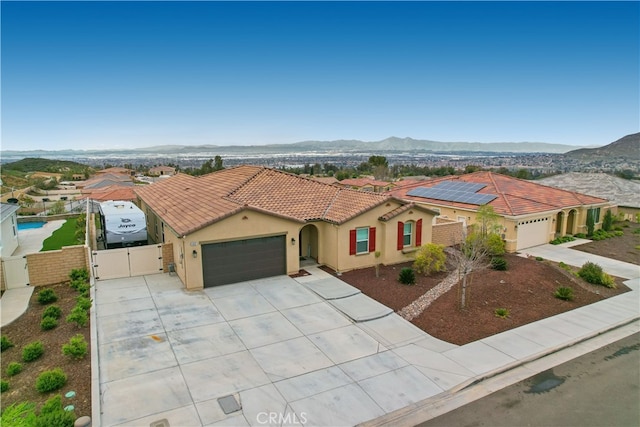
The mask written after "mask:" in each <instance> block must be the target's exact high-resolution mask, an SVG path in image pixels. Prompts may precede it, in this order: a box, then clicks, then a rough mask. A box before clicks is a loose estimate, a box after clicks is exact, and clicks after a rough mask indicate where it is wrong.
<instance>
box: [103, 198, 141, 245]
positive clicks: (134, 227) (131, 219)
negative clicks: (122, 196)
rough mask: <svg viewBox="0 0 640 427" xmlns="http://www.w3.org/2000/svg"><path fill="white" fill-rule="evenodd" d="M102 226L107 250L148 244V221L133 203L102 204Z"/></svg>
mask: <svg viewBox="0 0 640 427" xmlns="http://www.w3.org/2000/svg"><path fill="white" fill-rule="evenodd" d="M100 224H101V227H102V238H103V240H104V245H105V248H106V249H112V248H123V247H128V246H141V245H146V244H147V221H146V218H145V215H144V212H142V210H140V208H139V207H137V206H136V205H134V204H133V203H131V202H125V201H112V200H109V201H108V202H102V203H100Z"/></svg>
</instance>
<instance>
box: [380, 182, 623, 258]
mask: <svg viewBox="0 0 640 427" xmlns="http://www.w3.org/2000/svg"><path fill="white" fill-rule="evenodd" d="M389 194H391V195H393V196H394V197H396V198H399V199H402V200H405V201H407V202H413V203H418V204H420V205H422V206H425V207H427V208H428V209H431V210H435V211H437V212H438V213H439V214H440V216H441V217H445V218H449V219H453V220H456V221H460V222H462V223H464V224H465V225H466V226H470V225H473V224H474V223H475V222H476V214H477V212H478V209H479V208H480V206H482V205H484V204H488V205H489V206H492V207H493V209H494V211H495V212H496V213H497V214H498V215H500V221H499V222H500V226H501V235H502V238H503V239H504V240H505V242H506V249H507V251H509V252H516V251H520V250H523V249H526V248H529V247H532V246H538V245H542V244H545V243H548V242H549V241H551V240H553V239H554V238H555V237H558V236H565V235H573V234H577V233H585V234H586V231H587V226H586V223H587V215H593V216H594V219H595V223H596V226H595V228H596V229H598V228H600V227H601V225H602V219H603V217H604V213H605V212H606V209H607V208H613V207H614V206H615V204H612V203H610V202H609V201H608V200H606V199H602V198H599V197H594V196H589V195H586V194H582V193H578V192H575V191H568V190H563V189H559V188H553V187H548V186H545V185H541V184H537V183H535V182H532V181H526V180H522V179H517V178H513V177H510V176H506V175H501V174H498V173H494V172H485V171H483V172H475V173H470V174H466V175H460V176H447V177H443V178H438V179H433V180H430V181H407V182H403V181H400V182H399V183H398V186H397V187H396V188H395V189H393V190H391V191H390V193H389Z"/></svg>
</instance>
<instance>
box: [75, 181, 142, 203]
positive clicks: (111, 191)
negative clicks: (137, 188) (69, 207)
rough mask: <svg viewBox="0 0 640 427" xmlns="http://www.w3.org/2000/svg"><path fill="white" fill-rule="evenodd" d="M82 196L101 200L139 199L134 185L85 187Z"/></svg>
mask: <svg viewBox="0 0 640 427" xmlns="http://www.w3.org/2000/svg"><path fill="white" fill-rule="evenodd" d="M81 198H82V199H85V198H89V199H93V200H97V201H99V202H106V201H107V200H124V201H134V200H136V199H137V196H136V194H135V192H134V191H133V187H123V186H121V185H110V186H108V187H105V188H100V189H83V190H82V197H81Z"/></svg>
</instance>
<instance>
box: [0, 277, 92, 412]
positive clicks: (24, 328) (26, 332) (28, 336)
mask: <svg viewBox="0 0 640 427" xmlns="http://www.w3.org/2000/svg"><path fill="white" fill-rule="evenodd" d="M45 288H50V289H53V290H54V292H55V293H56V295H57V296H58V300H57V301H56V302H54V303H53V304H49V305H57V306H58V307H60V308H61V309H62V316H61V317H60V319H58V326H57V327H56V328H54V329H51V330H49V331H42V330H41V329H40V321H41V320H42V312H43V311H44V310H45V309H46V307H48V306H49V305H41V304H40V303H39V302H38V292H39V291H40V290H42V289H45ZM77 296H78V292H76V291H75V290H74V289H72V288H71V287H70V286H69V285H68V284H58V285H52V286H42V287H37V288H36V289H35V290H34V292H33V295H32V297H31V301H30V302H29V308H28V309H27V312H26V313H25V314H23V315H22V316H21V317H19V318H18V319H17V320H16V321H14V322H13V323H11V324H10V325H8V326H6V327H3V328H2V335H4V336H7V337H8V338H9V340H10V341H11V342H12V343H13V344H14V346H13V347H11V348H9V349H8V350H5V351H3V352H2V361H1V363H0V366H1V367H2V373H1V374H2V379H3V380H6V381H8V382H9V390H8V391H6V392H4V393H2V399H1V400H2V409H4V408H6V407H7V406H9V405H11V404H12V403H19V402H26V401H29V402H34V403H36V410H38V411H39V409H40V406H42V404H43V403H44V402H45V401H46V400H47V399H49V398H50V397H52V396H55V395H56V394H60V395H61V396H62V404H63V406H67V405H73V406H74V407H75V414H76V416H78V417H80V416H83V415H88V416H91V350H90V349H89V353H88V354H87V355H86V356H85V357H84V358H83V359H80V360H76V359H72V358H69V357H68V356H65V355H63V354H62V345H63V344H66V343H68V342H69V339H70V338H71V337H73V336H74V335H76V334H82V335H83V336H84V338H85V340H86V341H87V342H88V343H90V342H91V339H90V335H91V332H90V331H91V330H90V326H89V324H87V325H86V326H84V327H82V328H79V327H78V326H77V325H76V324H75V323H67V322H66V320H65V318H66V317H67V315H68V314H69V313H70V312H71V309H72V308H73V307H74V306H75V305H76V297H77ZM34 341H42V343H43V345H44V354H43V355H42V356H41V357H40V358H39V359H37V360H35V361H33V362H29V363H26V362H23V361H22V347H24V346H25V345H26V344H29V343H32V342H34ZM89 347H91V346H89ZM11 362H19V363H21V364H22V372H20V373H19V374H17V375H15V376H12V377H8V376H7V374H6V368H7V365H8V364H9V363H11ZM53 368H61V369H62V370H63V371H64V373H65V374H66V375H67V383H66V384H65V386H64V387H63V388H62V389H60V390H57V391H54V392H50V393H44V394H41V393H39V392H38V391H37V390H36V388H35V383H36V378H37V377H38V375H39V374H40V373H41V372H43V371H46V370H50V369H53ZM68 391H75V392H76V396H75V397H74V398H70V399H69V398H66V397H65V394H66V393H67V392H68Z"/></svg>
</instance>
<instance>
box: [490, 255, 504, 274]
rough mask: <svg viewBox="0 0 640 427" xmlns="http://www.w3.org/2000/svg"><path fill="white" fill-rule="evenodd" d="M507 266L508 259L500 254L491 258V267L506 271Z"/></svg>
mask: <svg viewBox="0 0 640 427" xmlns="http://www.w3.org/2000/svg"><path fill="white" fill-rule="evenodd" d="M507 267H508V265H507V260H506V259H504V258H502V257H500V256H496V257H493V258H491V268H493V269H494V270H498V271H505V270H506V269H507Z"/></svg>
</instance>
